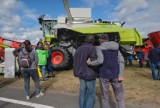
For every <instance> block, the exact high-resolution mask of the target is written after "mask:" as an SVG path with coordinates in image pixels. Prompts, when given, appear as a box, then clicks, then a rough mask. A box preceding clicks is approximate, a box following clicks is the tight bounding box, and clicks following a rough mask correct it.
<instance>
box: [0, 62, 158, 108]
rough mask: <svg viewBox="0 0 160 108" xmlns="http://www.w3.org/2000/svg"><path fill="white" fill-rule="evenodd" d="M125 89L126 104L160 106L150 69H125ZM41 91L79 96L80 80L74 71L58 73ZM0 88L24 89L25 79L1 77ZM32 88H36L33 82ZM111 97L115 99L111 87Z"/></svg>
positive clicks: (97, 84)
mask: <svg viewBox="0 0 160 108" xmlns="http://www.w3.org/2000/svg"><path fill="white" fill-rule="evenodd" d="M124 78H125V80H124V81H123V84H124V89H125V100H126V102H128V103H130V104H134V105H141V104H144V105H145V104H146V105H149V106H152V108H158V107H159V105H160V92H159V91H160V80H156V81H154V80H153V79H152V76H151V70H150V68H146V67H144V68H139V67H138V65H137V64H134V66H132V67H125V74H124ZM40 85H41V89H43V90H44V91H47V92H58V93H64V94H67V95H78V92H79V79H78V78H75V77H74V75H73V71H72V70H68V71H61V72H56V77H55V78H46V81H45V82H41V81H40ZM0 86H1V87H2V86H11V87H16V88H22V89H23V86H24V85H23V78H21V79H18V78H14V79H4V78H3V75H1V76H0ZM31 88H32V89H33V88H34V85H33V81H32V80H31ZM110 93H111V97H112V98H114V95H113V92H112V88H111V87H110ZM96 95H98V96H100V88H99V80H98V79H97V81H96Z"/></svg>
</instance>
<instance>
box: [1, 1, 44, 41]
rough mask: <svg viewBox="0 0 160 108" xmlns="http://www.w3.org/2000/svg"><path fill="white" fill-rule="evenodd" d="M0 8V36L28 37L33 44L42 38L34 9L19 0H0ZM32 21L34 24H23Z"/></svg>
mask: <svg viewBox="0 0 160 108" xmlns="http://www.w3.org/2000/svg"><path fill="white" fill-rule="evenodd" d="M0 8H1V9H0V16H1V17H0V36H2V37H4V38H9V39H12V40H25V39H29V40H31V41H32V43H33V44H35V42H36V41H38V40H37V39H39V38H42V31H40V29H39V28H40V27H39V26H38V25H39V24H38V21H37V18H38V15H37V14H35V13H36V10H34V9H29V8H28V7H27V6H26V5H25V4H24V3H23V2H22V1H21V0H0ZM32 23H34V24H35V26H33V25H32V27H31V26H30V27H26V26H25V25H26V24H30V25H31V24H32Z"/></svg>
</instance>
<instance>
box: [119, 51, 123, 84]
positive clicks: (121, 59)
mask: <svg viewBox="0 0 160 108" xmlns="http://www.w3.org/2000/svg"><path fill="white" fill-rule="evenodd" d="M118 61H119V75H118V81H122V80H124V77H123V74H124V58H123V56H122V54H121V52H120V51H118Z"/></svg>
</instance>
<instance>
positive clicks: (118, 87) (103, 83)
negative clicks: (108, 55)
mask: <svg viewBox="0 0 160 108" xmlns="http://www.w3.org/2000/svg"><path fill="white" fill-rule="evenodd" d="M99 79H100V87H101V92H102V108H110V104H109V85H110V84H111V85H112V88H113V91H114V95H115V99H116V101H117V105H118V108H125V102H124V89H123V85H122V82H119V81H118V79H106V78H101V77H100V78H99Z"/></svg>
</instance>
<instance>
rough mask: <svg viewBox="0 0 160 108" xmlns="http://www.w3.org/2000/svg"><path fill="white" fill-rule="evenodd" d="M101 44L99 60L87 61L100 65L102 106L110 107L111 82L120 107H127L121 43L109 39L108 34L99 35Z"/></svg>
mask: <svg viewBox="0 0 160 108" xmlns="http://www.w3.org/2000/svg"><path fill="white" fill-rule="evenodd" d="M99 42H100V46H98V47H97V56H98V58H97V60H94V61H91V60H90V59H89V60H88V61H87V64H88V65H91V66H97V65H100V66H99V80H100V87H101V92H102V108H109V106H110V105H109V84H111V85H112V88H113V90H114V94H115V99H116V101H117V105H118V108H125V102H124V89H123V85H122V81H123V71H124V58H123V56H122V55H121V53H120V51H119V50H118V49H119V45H118V44H117V43H116V42H114V41H109V36H108V35H107V34H102V35H101V36H100V37H99Z"/></svg>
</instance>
